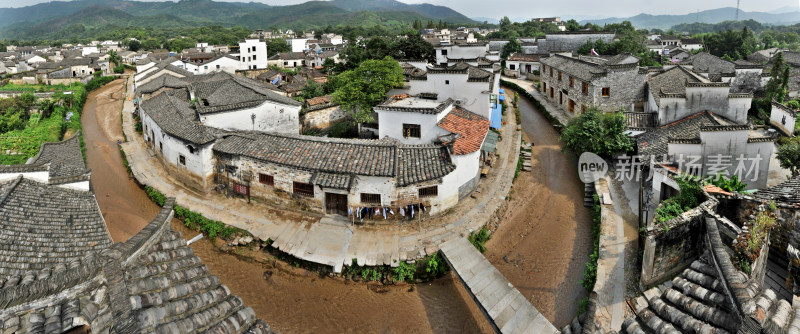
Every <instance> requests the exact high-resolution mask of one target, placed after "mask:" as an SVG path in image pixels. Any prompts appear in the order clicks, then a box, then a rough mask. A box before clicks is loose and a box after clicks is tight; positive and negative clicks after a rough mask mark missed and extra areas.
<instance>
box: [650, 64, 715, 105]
mask: <svg viewBox="0 0 800 334" xmlns="http://www.w3.org/2000/svg"><path fill="white" fill-rule="evenodd" d="M687 82H690V83H701V82H709V81H708V80H707V79H705V78H703V77H701V76H699V75H697V74H694V73H692V72H691V71H689V70H687V69H686V68H684V67H683V66H675V67H673V68H671V69H669V70H666V71H664V72H662V73H659V74H657V75H655V76H653V77H652V78H650V79H649V80H647V86H648V88H649V90H650V93H651V94H652V95H653V99H655V101H656V104H658V105H660V103H661V97H662V96H663V95H686V83H687Z"/></svg>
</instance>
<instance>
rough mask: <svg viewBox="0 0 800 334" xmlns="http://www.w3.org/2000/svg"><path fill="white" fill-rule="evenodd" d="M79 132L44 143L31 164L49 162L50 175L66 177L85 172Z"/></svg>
mask: <svg viewBox="0 0 800 334" xmlns="http://www.w3.org/2000/svg"><path fill="white" fill-rule="evenodd" d="M78 136H79V133H75V134H74V135H72V137H70V138H69V139H65V140H63V141H60V142H55V143H44V144H42V147H41V148H40V149H39V153H38V154H37V155H36V157H34V159H33V161H31V164H35V165H44V164H48V163H49V164H50V177H67V176H75V175H81V174H84V173H85V172H86V163H84V161H83V153H81V144H80V142H79V141H78V139H79V137H78Z"/></svg>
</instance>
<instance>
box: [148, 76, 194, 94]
mask: <svg viewBox="0 0 800 334" xmlns="http://www.w3.org/2000/svg"><path fill="white" fill-rule="evenodd" d="M187 86H189V83H188V82H187V81H186V80H185V79H183V78H177V77H174V76H171V75H162V76H160V77H158V78H155V79H153V80H150V81H149V82H147V83H145V84H144V85H141V86H137V87H136V91H137V92H139V93H145V94H150V93H153V92H155V91H157V90H159V89H161V88H184V87H187Z"/></svg>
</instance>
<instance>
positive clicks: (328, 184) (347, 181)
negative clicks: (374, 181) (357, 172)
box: [310, 172, 353, 190]
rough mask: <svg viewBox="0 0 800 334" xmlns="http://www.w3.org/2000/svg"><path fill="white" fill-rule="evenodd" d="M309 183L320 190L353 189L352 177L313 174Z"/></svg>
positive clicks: (333, 174) (346, 175)
mask: <svg viewBox="0 0 800 334" xmlns="http://www.w3.org/2000/svg"><path fill="white" fill-rule="evenodd" d="M310 182H311V184H316V185H318V186H320V187H322V188H333V189H343V190H350V188H352V187H353V175H348V174H336V173H325V172H315V173H314V174H313V175H311V181H310Z"/></svg>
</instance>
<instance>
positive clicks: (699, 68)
mask: <svg viewBox="0 0 800 334" xmlns="http://www.w3.org/2000/svg"><path fill="white" fill-rule="evenodd" d="M680 64H681V65H692V70H694V71H695V72H699V73H714V74H721V73H722V74H724V73H733V72H735V71H736V65H734V64H733V63H731V62H729V61H727V60H724V59H722V58H720V57H717V56H715V55H712V54H710V53H706V52H700V53H698V54H695V55H692V56H691V57H689V58H686V59H684V60H683V61H682V62H680Z"/></svg>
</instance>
